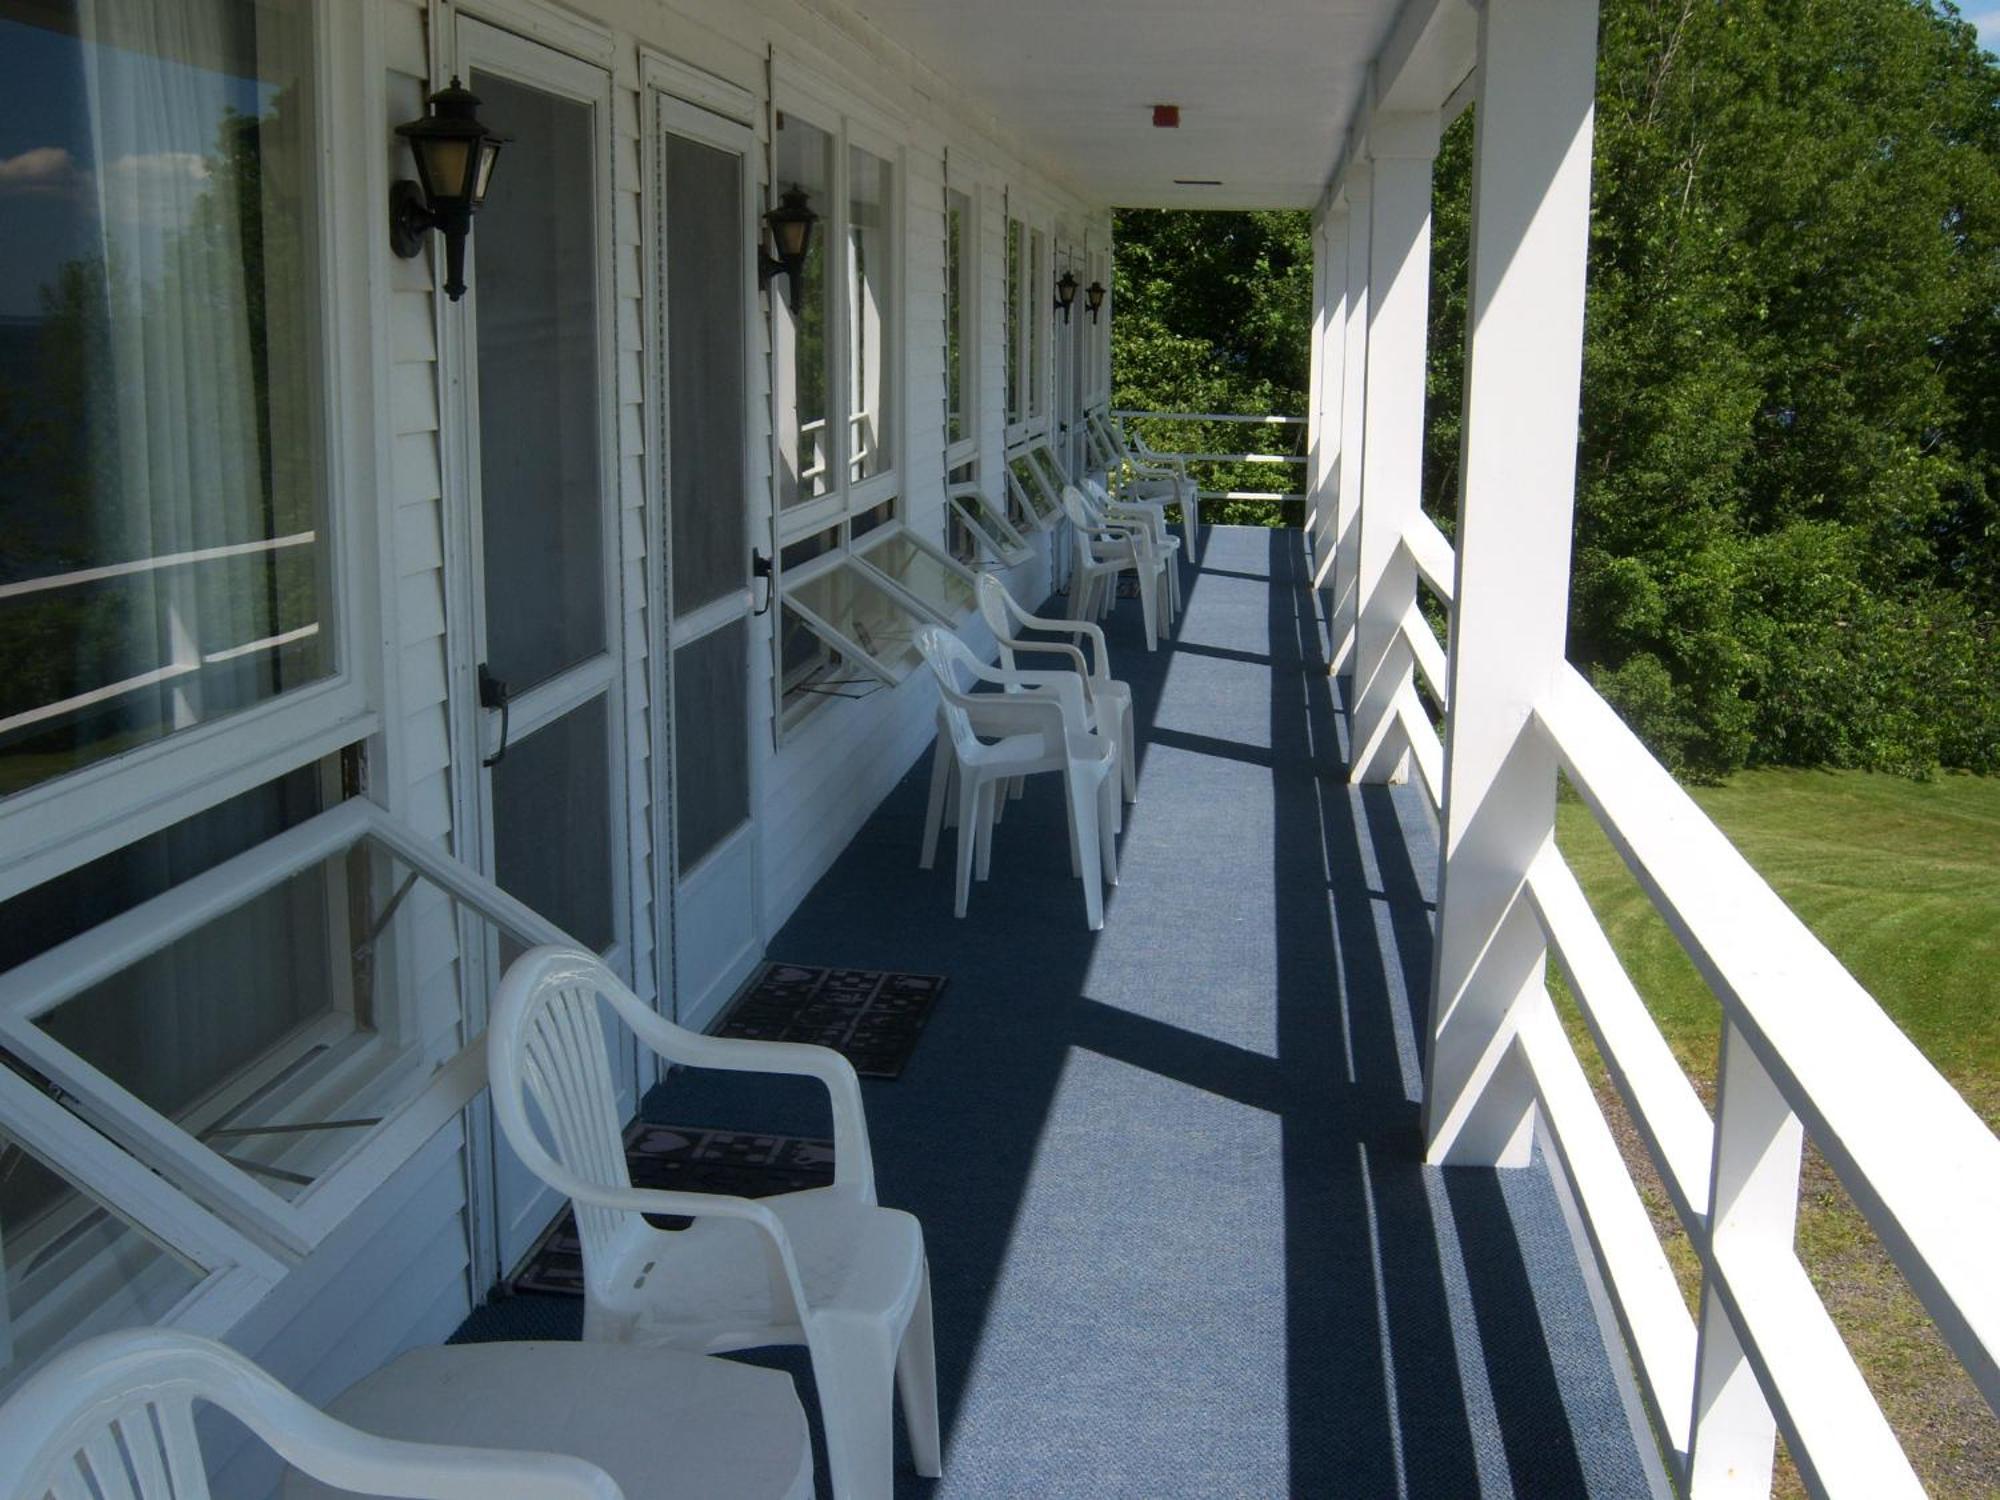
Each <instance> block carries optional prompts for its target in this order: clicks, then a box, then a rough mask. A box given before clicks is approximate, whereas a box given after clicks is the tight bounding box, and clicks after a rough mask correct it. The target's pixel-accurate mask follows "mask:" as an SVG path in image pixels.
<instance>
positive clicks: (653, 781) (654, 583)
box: [639, 49, 777, 1076]
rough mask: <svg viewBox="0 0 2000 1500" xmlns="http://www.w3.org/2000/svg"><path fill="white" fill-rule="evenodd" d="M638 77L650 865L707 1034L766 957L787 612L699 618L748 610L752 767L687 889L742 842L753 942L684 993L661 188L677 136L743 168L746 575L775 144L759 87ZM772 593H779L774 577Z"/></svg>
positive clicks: (758, 509) (673, 951)
mask: <svg viewBox="0 0 2000 1500" xmlns="http://www.w3.org/2000/svg"><path fill="white" fill-rule="evenodd" d="M640 75H641V76H640V83H641V89H640V143H639V145H640V156H641V161H642V171H643V174H644V183H643V190H642V192H641V195H640V213H641V217H642V220H643V224H644V231H643V232H642V235H641V239H642V241H643V242H644V243H645V245H646V253H645V265H644V267H643V271H642V274H643V275H644V277H645V283H646V302H647V308H646V313H647V316H646V324H645V326H646V332H647V336H648V342H649V345H650V348H649V349H648V352H647V358H646V371H647V375H648V380H647V393H646V401H645V431H646V446H647V451H648V453H649V455H650V459H651V461H650V464H649V467H648V473H647V488H648V491H649V496H650V501H649V503H648V505H647V507H646V546H647V550H648V554H649V558H650V561H649V563H648V577H647V585H648V589H649V593H650V595H651V597H652V598H654V599H655V600H656V601H657V607H656V608H654V609H653V610H651V611H650V612H649V617H648V621H647V654H648V657H649V659H650V662H651V664H652V665H651V668H650V670H649V672H648V684H649V687H650V690H651V699H652V702H651V712H650V719H651V728H652V737H653V745H654V747H655V750H654V755H653V766H652V772H653V774H652V776H651V778H650V785H651V788H652V797H653V817H652V819H651V825H652V830H651V831H652V835H653V839H654V848H655V849H656V850H658V851H659V853H658V857H657V858H655V860H654V861H653V882H654V893H653V895H654V902H655V910H656V911H657V912H659V913H660V919H659V922H658V924H657V925H658V927H659V942H658V943H657V944H656V946H655V952H656V954H657V955H658V957H657V963H658V967H659V985H660V990H659V993H660V1002H659V1003H660V1008H661V1009H662V1010H663V1011H664V1012H665V1013H666V1014H667V1015H669V1016H670V1017H672V1018H673V1019H674V1020H675V1021H677V1022H679V1023H681V1024H683V1025H691V1026H695V1027H697V1028H699V1027H701V1026H703V1025H705V1024H706V1023H707V1022H708V1021H710V1020H712V1019H713V1018H714V1014H715V1011H716V1009H717V1008H718V1007H719V1005H720V1004H721V1002H722V1001H723V1000H725V999H727V998H728V996H729V995H731V994H733V993H734V992H735V990H736V988H737V987H738V986H739V985H740V984H741V983H742V981H743V980H744V979H745V978H747V977H748V976H749V973H750V971H751V970H752V969H754V968H755V966H756V963H757V961H758V959H759V958H760V957H761V956H762V953H763V943H764V927H763V910H764V900H763V896H764V893H763V881H764V870H763V824H762V820H761V817H760V813H761V810H762V806H763V787H764V773H765V762H766V756H765V754H764V753H763V749H762V746H763V744H764V743H765V737H764V736H760V735H759V734H758V733H757V727H758V725H757V720H758V708H759V705H760V704H761V702H762V700H763V696H764V695H763V694H762V693H761V692H760V691H759V688H760V687H761V682H760V675H759V672H758V668H759V665H760V664H761V663H764V662H767V661H769V659H770V655H771V623H770V622H771V619H773V618H775V615H776V606H777V600H776V599H775V598H770V599H768V600H767V601H766V606H765V609H764V611H763V614H762V616H760V615H759V613H758V612H757V610H756V600H755V598H754V593H755V588H756V581H755V579H754V577H749V578H747V582H746V589H745V597H743V598H741V599H734V598H732V597H730V596H724V597H723V598H720V599H716V600H712V601H711V602H710V603H708V604H707V605H704V606H702V607H701V608H700V609H698V610H696V611H695V612H694V613H693V615H692V616H691V619H693V620H696V621H699V622H702V624H704V625H706V624H707V621H708V620H709V619H710V618H711V617H727V618H735V617H737V615H738V614H739V612H740V615H741V618H743V620H744V621H745V623H746V627H747V629H746V639H745V645H744V664H743V669H744V673H745V677H746V680H745V682H744V704H743V712H744V720H745V722H744V741H743V750H744V755H745V756H746V758H747V762H748V763H747V766H746V772H747V782H748V796H749V809H748V814H747V816H746V817H745V818H744V821H743V823H742V825H741V826H740V827H739V828H738V829H737V830H736V831H735V832H734V833H732V834H730V835H729V836H728V837H727V838H726V839H724V840H723V841H722V842H721V843H720V844H718V845H716V847H715V848H713V849H711V850H709V851H708V853H707V854H705V855H704V856H703V857H702V859H701V861H700V863H698V864H697V865H696V866H695V868H694V869H693V870H691V871H689V873H688V877H687V878H688V880H693V881H699V880H700V878H701V877H702V876H703V875H704V874H707V873H713V872H714V871H716V870H717V869H718V868H720V867H721V862H722V858H723V856H724V855H725V854H726V853H727V852H728V851H730V850H732V849H734V848H736V847H737V846H738V845H746V846H747V848H746V850H745V855H746V857H747V860H748V864H749V889H748V891H747V893H746V895H747V901H748V907H747V909H748V912H749V919H750V938H749V941H748V943H747V944H746V946H745V947H744V948H743V949H742V950H740V951H739V952H738V953H737V954H736V955H735V956H734V958H733V959H732V961H731V963H730V966H729V968H728V969H727V970H726V971H725V972H724V974H723V976H722V978H721V979H719V980H718V981H716V982H715V983H714V984H712V985H711V986H710V988H709V990H708V991H707V992H705V993H703V994H700V995H685V994H683V993H682V986H681V983H680V940H679V937H680V935H679V920H680V908H681V904H682V898H681V890H682V887H683V885H684V884H685V883H686V881H684V880H683V878H682V876H681V874H680V869H679V866H680V834H679V828H678V803H677V798H678V795H679V786H678V780H677V778H676V776H675V774H674V750H675V739H674V731H675V724H674V696H673V695H674V686H675V683H674V671H673V653H674V649H675V647H676V646H677V645H678V641H677V639H676V634H675V628H674V627H675V625H676V623H677V616H676V611H675V608H674V599H673V560H672V556H671V550H670V549H671V545H672V543H671V537H672V518H671V516H670V514H669V510H670V507H671V506H672V503H673V488H672V484H671V482H670V481H671V475H672V470H671V465H672V462H673V454H672V451H671V445H670V443H669V442H668V436H667V430H666V428H667V400H668V395H669V386H668V381H669V378H670V366H669V361H668V352H669V346H668V339H669V337H670V329H669V327H668V319H669V317H670V315H671V309H670V307H669V299H668V293H667V263H666V254H665V251H666V235H667V226H666V224H665V217H664V216H665V214H666V209H667V204H666V194H665V193H664V191H663V190H662V184H663V178H662V173H663V171H664V169H665V160H664V158H665V150H664V142H663V141H662V140H661V137H662V135H663V134H665V133H668V132H671V133H673V134H675V135H678V136H681V137H682V138H683V139H686V140H691V141H695V142H697V143H698V144H701V145H705V146H709V147H712V148H714V149H716V150H719V151H724V152H728V153H731V154H733V155H736V156H738V157H740V158H741V160H742V163H743V176H742V204H741V216H742V224H741V227H740V231H739V232H740V236H741V237H740V239H739V240H738V243H739V244H741V245H743V246H745V247H746V249H745V253H744V255H743V258H742V285H741V287H740V289H739V292H738V295H739V297H740V299H741V307H742V310H743V348H742V358H743V393H744V411H743V446H742V452H741V453H740V455H739V458H740V461H741V463H742V473H743V557H744V561H745V572H746V575H748V573H749V567H748V564H749V559H750V557H751V554H752V552H753V550H754V549H755V548H756V547H757V545H758V543H759V542H760V541H762V540H764V539H765V538H766V537H768V536H769V534H770V527H771V516H770V498H771V497H770V487H769V485H768V484H765V485H761V486H760V485H757V484H756V483H754V482H753V481H754V479H755V476H756V473H757V461H756V460H757V454H758V452H759V450H760V449H762V450H768V448H769V434H768V433H766V432H763V431H760V430H759V429H758V425H757V420H756V417H757V409H758V406H759V402H758V401H757V400H756V399H755V396H756V392H757V390H758V389H759V375H760V370H759V364H760V360H761V349H760V337H759V332H760V329H761V328H762V326H763V310H762V308H761V306H760V305H759V292H758V285H757V262H756V250H755V249H754V248H748V247H756V246H759V245H760V244H761V240H760V238H759V234H758V230H759V227H760V226H759V220H758V206H759V204H760V203H761V201H762V196H763V179H764V176H765V166H764V148H765V143H764V140H763V138H762V133H761V130H760V128H759V124H758V122H759V121H760V120H761V119H762V118H763V113H764V112H763V111H762V109H760V108H759V106H758V102H757V98H756V96H755V95H754V94H753V93H751V92H750V91H749V90H748V89H743V88H739V87H738V86H737V85H735V84H732V83H730V82H728V81H727V80H726V79H722V78H718V77H716V76H714V75H713V74H710V73H706V72H703V71H701V70H699V69H696V68H693V67H691V66H689V65H688V64H685V63H682V62H680V61H679V60H677V59H675V58H672V57H668V56H666V55H664V54H662V53H657V52H654V51H651V50H650V49H645V50H642V53H641V56H640ZM770 587H772V589H773V591H775V580H773V581H772V584H771V585H770ZM719 628H722V627H721V626H719V625H717V626H710V627H708V629H699V628H698V629H697V630H696V632H695V634H696V636H697V638H698V637H699V636H700V635H703V634H707V633H708V630H709V629H719ZM653 1071H654V1074H655V1076H657V1075H659V1074H661V1073H664V1071H665V1065H664V1064H662V1063H658V1062H657V1060H656V1063H655V1067H654V1070H653Z"/></svg>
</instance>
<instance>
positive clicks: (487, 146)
mask: <svg viewBox="0 0 2000 1500" xmlns="http://www.w3.org/2000/svg"><path fill="white" fill-rule="evenodd" d="M499 155H500V143H499V142H498V141H496V140H492V139H490V138H489V139H487V140H483V141H481V142H480V143H479V180H478V181H477V182H475V183H473V185H472V206H473V207H474V208H477V207H479V205H480V204H482V203H484V202H485V201H486V189H487V188H489V187H490V186H492V184H493V162H494V160H495V158H497V157H498V156H499Z"/></svg>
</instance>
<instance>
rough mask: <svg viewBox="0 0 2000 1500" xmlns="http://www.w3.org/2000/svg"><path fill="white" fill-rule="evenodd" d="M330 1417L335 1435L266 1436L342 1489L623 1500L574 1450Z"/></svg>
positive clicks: (447, 1497)
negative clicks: (371, 1427) (444, 1436)
mask: <svg viewBox="0 0 2000 1500" xmlns="http://www.w3.org/2000/svg"><path fill="white" fill-rule="evenodd" d="M315 1415H318V1414H317V1413H315ZM323 1420H325V1421H326V1422H328V1423H330V1424H331V1425H332V1427H333V1428H334V1432H333V1433H332V1434H326V1435H322V1434H319V1433H316V1432H310V1431H302V1430H300V1428H293V1429H291V1430H289V1431H287V1432H284V1433H270V1434H266V1435H265V1436H266V1439H267V1441H268V1442H269V1444H270V1447H271V1449H272V1451H273V1452H275V1453H276V1454H277V1455H278V1456H279V1457H280V1458H282V1459H283V1460H284V1461H285V1462H286V1463H287V1464H289V1465H291V1467H293V1468H295V1469H297V1470H298V1471H299V1472H300V1473H302V1474H307V1475H310V1476H311V1477H312V1478H314V1479H317V1480H319V1481H320V1482H321V1483H322V1484H328V1485H331V1486H333V1487H334V1488H336V1489H341V1490H348V1491H352V1492H353V1493H355V1494H361V1495H422V1496H424V1497H425V1500H624V1494H625V1492H624V1491H623V1490H621V1489H619V1488H618V1483H617V1481H616V1480H614V1479H613V1478H612V1477H611V1476H610V1475H609V1474H607V1473H605V1472H604V1470H602V1469H600V1468H598V1467H597V1465H596V1464H594V1463H591V1462H590V1461H589V1460H588V1459H583V1458H576V1457H573V1456H572V1455H570V1454H567V1453H530V1452H526V1451H513V1450H509V1449H505V1448H460V1447H454V1446H452V1445H450V1444H446V1443H411V1442H404V1441H401V1440H400V1439H396V1438H383V1437H376V1436H375V1435H374V1434H372V1433H366V1432H362V1431H360V1430H359V1429H358V1428H353V1427H349V1426H347V1425H346V1424H344V1423H340V1422H335V1421H334V1420H333V1419H332V1418H331V1417H325V1418H323ZM308 1425H309V1424H300V1426H301V1427H306V1426H308Z"/></svg>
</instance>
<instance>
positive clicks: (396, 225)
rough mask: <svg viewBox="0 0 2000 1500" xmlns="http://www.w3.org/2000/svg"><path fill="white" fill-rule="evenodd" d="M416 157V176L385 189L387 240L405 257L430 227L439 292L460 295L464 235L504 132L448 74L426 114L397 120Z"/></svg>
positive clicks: (421, 242)
mask: <svg viewBox="0 0 2000 1500" xmlns="http://www.w3.org/2000/svg"><path fill="white" fill-rule="evenodd" d="M396 134H397V135H400V136H401V137H402V138H403V139H404V140H406V141H408V142H409V143H410V154H411V155H413V156H414V157H416V159H417V180H416V181H415V182H411V181H409V180H408V179H405V180H403V181H402V182H399V183H396V184H395V185H394V186H393V187H391V188H390V189H389V243H390V245H391V246H393V247H394V249H395V251H396V253H397V254H398V255H400V256H402V257H403V258H404V259H405V260H407V259H409V258H410V257H411V256H414V255H416V254H417V253H418V252H420V251H421V250H422V249H423V248H424V236H425V235H426V234H428V233H430V231H431V230H433V229H435V230H437V231H438V232H439V233H440V234H442V235H443V236H444V294H445V295H446V296H447V297H449V298H451V300H452V301H454V302H456V301H457V300H458V299H459V298H460V297H463V296H464V295H465V237H466V236H467V235H468V234H470V233H471V232H472V216H473V215H474V214H476V213H478V212H479V205H480V204H482V203H484V202H485V201H486V189H487V188H488V187H489V186H491V185H492V181H493V162H494V159H495V158H496V157H498V156H499V155H500V147H501V146H502V145H503V144H505V142H506V140H507V137H506V136H504V135H498V134H496V133H495V132H493V131H491V130H489V129H487V128H486V126H484V125H482V124H480V123H479V96H478V95H476V94H474V93H473V92H472V91H471V90H470V89H468V88H465V87H463V86H462V85H461V84H460V83H459V81H458V79H457V78H453V79H452V81H451V86H450V87H449V88H442V89H439V90H438V91H437V92H436V93H435V94H432V95H431V97H430V110H429V113H427V114H426V115H424V117H423V118H422V119H420V120H412V121H410V123H409V124H407V125H398V126H397V127H396Z"/></svg>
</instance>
